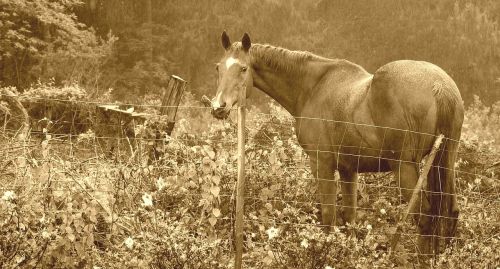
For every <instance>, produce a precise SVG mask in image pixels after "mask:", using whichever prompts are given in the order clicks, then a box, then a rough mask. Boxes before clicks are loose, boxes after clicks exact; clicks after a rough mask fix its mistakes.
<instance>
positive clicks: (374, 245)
mask: <svg viewBox="0 0 500 269" xmlns="http://www.w3.org/2000/svg"><path fill="white" fill-rule="evenodd" d="M26 98H27V97H26ZM30 98H31V97H30ZM31 101H32V102H35V101H36V102H41V103H47V104H53V102H63V103H67V104H68V105H67V106H66V107H65V109H66V110H65V111H63V113H53V114H52V118H50V117H49V115H47V114H44V113H42V114H43V117H41V118H40V119H36V120H35V121H36V123H37V124H40V123H41V122H42V120H43V121H46V122H49V123H50V124H45V125H43V126H41V125H32V126H38V127H37V128H34V129H32V130H31V131H30V132H29V134H28V136H27V137H22V138H19V137H18V136H16V135H17V134H18V133H19V129H17V128H13V127H12V126H14V127H15V126H17V125H16V124H11V122H12V121H15V120H16V118H15V117H9V118H8V120H7V117H6V118H5V121H4V123H3V124H2V126H3V127H2V129H1V130H0V137H1V139H0V141H1V142H0V143H1V145H0V155H1V156H2V158H1V160H0V183H1V184H0V193H2V194H3V197H2V200H1V203H2V211H1V212H0V214H1V215H2V217H1V218H2V219H5V220H6V221H5V222H4V224H2V230H3V231H4V233H3V234H4V235H3V239H9V240H12V241H11V242H13V244H12V245H13V246H16V247H12V248H9V247H7V246H6V245H5V244H3V245H2V255H3V256H2V258H3V260H4V264H5V265H11V264H17V265H36V264H37V263H38V262H39V260H41V259H44V257H45V258H46V256H47V255H49V254H47V253H51V254H50V255H52V256H50V257H52V258H54V257H57V258H60V259H64V257H75V256H80V257H85V264H86V265H99V264H114V265H128V266H132V265H136V266H138V267H145V266H146V265H147V266H152V267H157V268H177V267H175V266H181V265H184V266H188V267H189V266H191V267H192V268H209V267H213V268H224V267H231V266H232V262H233V261H232V255H233V249H234V242H233V241H234V218H235V208H234V205H235V204H234V203H235V186H236V175H237V169H238V167H237V152H236V144H237V135H236V119H235V117H234V116H231V117H230V118H228V119H227V120H223V121H218V120H214V119H212V118H211V116H210V115H209V114H210V111H209V110H208V109H207V108H205V107H204V106H203V105H201V104H200V105H193V106H180V107H179V108H178V109H179V112H178V119H180V120H177V122H176V125H175V128H174V132H173V133H172V134H171V135H167V134H166V133H164V132H162V130H161V127H158V126H159V125H158V122H161V118H160V119H157V118H153V117H151V118H150V119H149V118H148V120H145V121H143V122H134V121H131V122H124V121H115V122H111V123H109V122H105V121H103V120H100V119H99V118H98V117H99V115H98V113H97V112H95V108H94V107H95V106H96V105H103V104H102V103H98V102H89V101H78V100H71V101H68V100H63V99H57V100H55V99H51V100H47V99H38V98H32V100H31ZM77 103H78V104H84V105H89V107H90V108H89V107H87V108H84V109H82V107H81V106H76V105H74V104H77ZM129 105H130V106H134V107H135V108H136V109H139V110H140V109H143V110H146V109H151V111H154V110H161V108H162V106H155V105H138V104H129ZM72 106H73V107H72ZM47 107H49V105H47ZM73 109H74V110H73ZM49 110H50V109H49ZM49 110H47V111H49ZM89 111H91V112H92V113H89ZM78 113H81V114H78ZM42 114H41V115H42ZM82 114H84V115H85V116H81V115H82ZM68 115H69V116H68ZM58 116H59V118H57V117H58ZM297 120H319V121H327V120H324V119H305V118H302V119H294V118H291V117H289V116H287V115H286V114H285V113H277V112H276V111H273V112H272V113H269V114H265V113H260V112H251V113H250V114H249V116H248V121H247V125H246V128H247V139H246V146H245V153H246V166H245V172H246V178H247V180H246V181H247V184H246V194H245V197H244V199H245V213H244V236H243V239H244V255H243V262H244V265H246V266H247V267H249V268H250V267H254V268H266V267H268V268H276V267H282V268H292V267H294V268H305V267H310V268H325V267H326V266H331V267H332V268H333V267H334V266H336V267H338V268H344V267H353V268H354V267H356V266H361V267H362V266H363V265H373V264H375V265H376V266H378V267H380V268H384V267H397V266H400V267H407V266H409V264H411V263H417V262H419V261H422V255H423V254H422V253H421V252H419V250H418V245H417V243H416V241H417V237H418V235H419V233H418V230H417V229H416V228H415V225H413V224H412V221H408V222H407V223H405V224H404V226H403V228H402V239H401V241H400V242H401V244H400V245H399V246H398V248H397V249H395V250H392V254H393V255H392V256H390V255H389V250H390V246H389V241H390V238H391V236H392V235H393V234H394V232H395V229H396V224H397V222H398V220H399V218H400V216H401V214H402V213H403V212H404V211H405V210H406V206H407V204H406V203H405V200H404V197H403V192H404V191H406V190H408V191H412V189H411V188H406V189H405V188H404V187H403V188H402V186H401V185H400V184H399V181H398V180H397V177H395V176H394V174H393V173H390V172H387V171H386V169H383V168H382V166H383V164H382V162H383V161H390V162H398V163H401V162H408V163H411V164H414V165H416V166H418V167H421V165H422V164H423V161H425V160H422V161H420V160H419V161H411V160H403V159H401V158H399V156H401V155H402V154H403V150H402V151H401V152H390V154H389V155H390V156H389V155H388V154H386V152H385V151H384V149H381V148H369V147H362V146H361V144H360V145H347V144H343V143H342V140H341V141H339V143H337V144H335V145H327V146H328V147H330V148H331V150H327V151H328V153H329V154H335V155H337V156H341V155H343V156H345V157H346V158H351V159H355V160H357V161H358V164H359V161H360V160H361V161H363V159H373V160H374V162H378V163H379V165H378V170H376V171H373V172H371V173H363V174H360V176H359V179H358V183H357V203H356V204H355V206H354V207H355V209H356V210H357V220H356V222H355V223H354V224H348V223H345V222H344V221H343V220H342V213H343V212H346V211H348V209H349V207H350V205H349V204H346V203H344V202H342V201H343V200H345V194H344V197H343V194H342V193H341V192H340V189H341V188H338V191H337V192H338V194H337V193H335V196H336V197H337V199H335V201H333V203H332V204H325V203H323V204H322V203H321V202H320V201H321V199H318V197H319V198H321V192H320V191H319V190H318V185H319V183H320V182H322V181H331V180H332V179H331V178H319V177H318V176H315V175H314V173H313V172H311V169H310V168H311V167H310V165H309V161H310V158H309V156H308V154H309V155H310V154H314V153H311V152H307V150H306V151H304V150H303V148H302V147H304V146H305V147H306V148H307V146H308V145H304V144H302V145H300V144H299V143H298V141H297V137H296V135H295V133H296V130H295V128H296V126H295V122H296V121H297ZM7 121H10V122H7ZM330 123H331V124H332V125H337V126H349V125H354V123H349V122H339V121H336V122H333V121H330ZM155 124H156V125H155ZM68 126H69V127H68ZM75 126H82V127H81V128H75ZM362 127H363V128H373V129H374V130H375V129H382V130H388V131H396V132H402V133H405V134H408V135H417V134H411V133H410V132H409V131H407V130H394V129H390V128H387V127H379V126H367V125H365V126H362ZM338 130H343V129H342V128H340V129H338ZM418 135H426V136H429V137H432V138H433V137H434V136H433V135H430V134H418ZM314 146H315V147H320V146H322V145H318V144H316V145H314ZM309 150H312V151H313V152H320V150H319V149H310V148H309ZM404 150H410V151H419V150H421V151H425V150H428V149H426V148H411V149H408V148H406V149H404ZM367 151H370V152H373V153H372V154H369V155H365V154H364V152H367ZM458 155H459V161H458V162H457V165H456V168H455V172H456V175H457V180H456V182H457V185H456V192H457V193H456V197H457V201H458V204H459V208H460V215H459V217H458V221H459V224H458V232H457V234H456V235H455V236H453V237H443V238H442V239H451V245H450V246H451V248H452V249H453V251H452V250H450V249H448V250H446V251H445V254H446V255H442V256H441V257H437V258H436V257H435V256H432V255H431V257H432V258H435V259H436V260H435V261H434V264H438V265H439V264H440V263H441V265H443V264H445V265H446V263H453V262H457V261H458V260H463V259H464V257H467V259H468V260H471V259H476V258H471V257H478V256H481V255H483V257H486V261H485V263H484V264H487V265H488V266H491V267H492V268H493V266H495V265H497V264H498V262H499V261H498V255H497V254H494V253H495V251H497V250H498V247H500V245H499V240H500V219H499V218H500V217H499V216H500V214H499V211H498V209H499V208H500V207H499V206H500V191H499V189H498V188H499V186H500V184H499V178H498V175H499V172H500V168H499V166H498V162H499V161H500V154H498V151H493V150H492V151H490V152H485V151H481V150H478V149H477V148H474V147H473V146H470V145H464V144H462V145H461V147H460V149H459V154H458ZM391 156H392V157H391ZM333 170H335V169H334V168H332V172H333ZM344 183H351V181H345V180H343V179H342V178H340V179H336V183H335V184H339V186H340V185H342V184H344ZM422 193H424V194H423V196H428V195H432V194H433V193H432V192H431V191H428V190H426V189H423V190H422ZM325 195H326V194H325ZM444 195H446V193H444ZM450 195H452V193H450ZM333 204H335V205H336V208H338V212H339V213H338V215H339V217H338V223H337V226H335V227H334V228H331V229H330V227H329V226H328V227H326V226H325V225H323V224H322V221H321V207H322V206H325V205H326V206H327V205H333ZM410 214H411V215H418V216H424V217H425V216H430V215H429V214H428V213H427V212H423V211H417V212H411V213H410ZM443 218H453V217H447V216H443ZM417 221H418V219H417ZM20 224H21V225H20ZM14 234H15V235H14ZM12 238H13V239H12ZM29 238H31V239H29ZM14 239H15V240H14ZM16 240H17V241H16ZM23 240H24V241H23ZM30 240H31V241H30ZM33 244H35V245H39V246H44V247H34V246H32V245H33ZM23 248H24V250H23V251H19V249H23ZM49 250H52V252H50V251H49ZM30 251H31V252H30ZM55 252H57V253H59V256H55V254H54V253H55ZM450 253H455V254H450ZM450 255H455V256H450ZM443 256H445V257H448V258H447V259H448V260H446V259H445V258H442V257H443ZM495 256H496V258H493V259H492V260H488V259H491V258H492V257H495ZM495 259H496V260H495ZM54 266H55V267H58V266H59V267H61V268H62V267H64V266H63V265H61V263H57V262H54ZM197 266H198V267H197Z"/></svg>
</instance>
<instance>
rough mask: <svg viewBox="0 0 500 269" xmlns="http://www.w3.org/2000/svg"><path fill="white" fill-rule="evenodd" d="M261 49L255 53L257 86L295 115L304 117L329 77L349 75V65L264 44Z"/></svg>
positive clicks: (255, 82) (260, 46) (253, 63)
mask: <svg viewBox="0 0 500 269" xmlns="http://www.w3.org/2000/svg"><path fill="white" fill-rule="evenodd" d="M257 49H258V50H259V51H258V52H255V51H254V52H255V53H253V54H252V69H253V72H254V73H253V81H254V87H256V88H258V89H260V90H262V91H263V92H265V93H266V94H268V95H269V96H270V97H272V98H273V99H274V100H276V101H277V102H278V103H279V104H280V105H282V106H283V107H284V108H285V109H286V110H287V111H288V112H289V113H290V114H292V115H293V116H300V112H301V109H302V108H303V107H304V104H305V102H307V99H308V98H309V97H310V96H312V95H313V94H314V93H313V91H315V90H318V89H317V85H318V84H319V82H320V81H321V80H323V79H324V77H325V76H336V75H335V73H339V75H340V73H345V70H344V68H343V65H345V64H346V63H348V62H347V61H342V60H333V59H327V58H322V57H319V56H313V55H312V56H311V55H309V56H307V55H308V54H300V53H301V52H291V51H287V50H283V49H279V48H273V47H270V48H269V47H266V46H263V45H259V47H258V48H257ZM273 50H274V51H273ZM280 50H281V51H280ZM273 57H275V58H276V59H274V58H273ZM300 57H301V58H300ZM353 66H354V65H353Z"/></svg>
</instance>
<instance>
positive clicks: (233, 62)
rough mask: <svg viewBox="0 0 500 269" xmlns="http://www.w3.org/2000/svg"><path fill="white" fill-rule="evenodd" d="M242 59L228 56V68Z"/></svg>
mask: <svg viewBox="0 0 500 269" xmlns="http://www.w3.org/2000/svg"><path fill="white" fill-rule="evenodd" d="M239 62H240V61H239V60H238V59H235V58H233V57H229V58H227V60H226V68H228V69H229V67H231V65H233V64H235V63H239Z"/></svg>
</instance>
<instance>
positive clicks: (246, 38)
mask: <svg viewBox="0 0 500 269" xmlns="http://www.w3.org/2000/svg"><path fill="white" fill-rule="evenodd" d="M241 45H242V46H243V50H244V51H245V52H248V50H249V49H250V47H251V46H252V42H251V41H250V36H248V34H247V33H245V34H244V35H243V37H242V38H241Z"/></svg>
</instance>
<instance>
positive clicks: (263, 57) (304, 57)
mask: <svg viewBox="0 0 500 269" xmlns="http://www.w3.org/2000/svg"><path fill="white" fill-rule="evenodd" d="M231 49H232V50H236V51H239V50H241V43H240V42H236V43H234V44H233V45H232V48H231ZM250 56H251V57H252V61H255V62H259V63H263V64H265V65H267V66H269V67H270V68H273V69H275V70H277V71H285V72H292V73H297V72H300V71H301V70H302V68H303V67H304V63H306V62H307V61H311V60H317V61H331V60H332V59H328V58H324V57H321V56H318V55H316V54H313V53H311V52H308V51H299V50H289V49H285V48H282V47H276V46H272V45H268V44H264V45H263V44H252V47H251V48H250Z"/></svg>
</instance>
